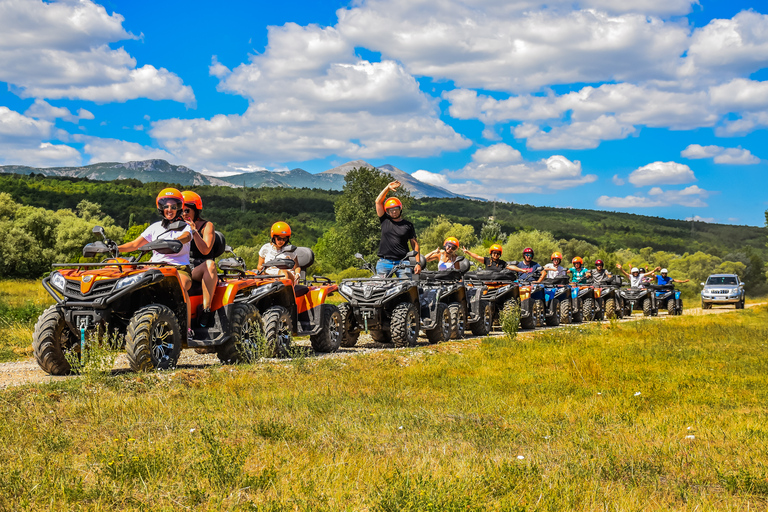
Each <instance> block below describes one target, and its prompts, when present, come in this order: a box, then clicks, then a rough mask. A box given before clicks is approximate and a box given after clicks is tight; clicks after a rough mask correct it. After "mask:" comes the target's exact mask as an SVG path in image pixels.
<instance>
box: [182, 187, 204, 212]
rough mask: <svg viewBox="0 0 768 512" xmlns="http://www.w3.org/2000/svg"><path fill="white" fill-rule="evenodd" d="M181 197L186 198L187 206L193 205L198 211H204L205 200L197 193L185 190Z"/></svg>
mask: <svg viewBox="0 0 768 512" xmlns="http://www.w3.org/2000/svg"><path fill="white" fill-rule="evenodd" d="M181 196H182V197H183V198H184V204H185V205H187V204H191V205H194V206H195V208H196V209H197V211H202V210H203V199H202V198H201V197H200V196H199V195H198V194H197V193H196V192H192V191H191V190H185V191H184V192H182V193H181Z"/></svg>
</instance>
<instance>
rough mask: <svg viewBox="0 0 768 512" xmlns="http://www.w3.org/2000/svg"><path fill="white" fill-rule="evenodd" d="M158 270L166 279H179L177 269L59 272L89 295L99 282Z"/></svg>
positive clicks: (133, 267) (118, 268)
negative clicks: (75, 282)
mask: <svg viewBox="0 0 768 512" xmlns="http://www.w3.org/2000/svg"><path fill="white" fill-rule="evenodd" d="M115 261H116V262H120V263H123V262H122V261H120V260H115ZM153 268H154V269H157V270H159V271H160V272H162V274H163V275H164V276H166V277H175V278H176V279H179V273H178V272H177V271H176V268H175V267H162V266H158V267H135V266H132V265H125V266H123V267H122V270H120V269H121V267H118V266H117V265H115V266H112V265H110V266H107V267H98V268H90V269H88V268H67V269H62V270H59V274H61V275H62V277H64V279H66V280H68V281H78V282H79V283H80V292H81V293H88V292H90V291H91V288H93V285H94V284H96V283H97V282H99V281H104V280H107V279H118V278H121V277H128V276H132V275H135V274H141V273H143V272H146V271H147V270H150V269H153Z"/></svg>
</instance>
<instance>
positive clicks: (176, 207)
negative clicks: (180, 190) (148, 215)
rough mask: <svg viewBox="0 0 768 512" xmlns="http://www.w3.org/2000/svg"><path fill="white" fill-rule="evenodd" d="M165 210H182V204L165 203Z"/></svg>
mask: <svg viewBox="0 0 768 512" xmlns="http://www.w3.org/2000/svg"><path fill="white" fill-rule="evenodd" d="M163 210H173V211H177V210H181V206H179V205H178V204H164V205H163Z"/></svg>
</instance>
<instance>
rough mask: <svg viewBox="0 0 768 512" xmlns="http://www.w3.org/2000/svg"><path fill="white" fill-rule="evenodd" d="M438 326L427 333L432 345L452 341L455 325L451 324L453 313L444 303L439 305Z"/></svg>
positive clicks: (437, 312)
mask: <svg viewBox="0 0 768 512" xmlns="http://www.w3.org/2000/svg"><path fill="white" fill-rule="evenodd" d="M436 318H437V325H436V326H435V328H434V329H429V330H428V331H426V333H427V339H428V340H429V342H430V343H440V342H441V341H448V340H449V339H451V333H452V332H453V324H452V323H451V312H450V311H449V310H448V305H447V304H445V303H443V302H438V303H437V311H436Z"/></svg>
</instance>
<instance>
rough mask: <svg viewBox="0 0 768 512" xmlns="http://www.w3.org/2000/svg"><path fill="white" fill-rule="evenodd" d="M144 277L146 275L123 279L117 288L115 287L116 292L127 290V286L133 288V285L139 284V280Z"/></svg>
mask: <svg viewBox="0 0 768 512" xmlns="http://www.w3.org/2000/svg"><path fill="white" fill-rule="evenodd" d="M143 275H144V274H136V275H133V276H128V277H124V278H122V279H121V280H119V281H118V282H117V286H115V291H117V290H120V289H121V288H125V287H126V286H131V285H132V284H136V283H138V282H139V280H141V278H142V276H143Z"/></svg>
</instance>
